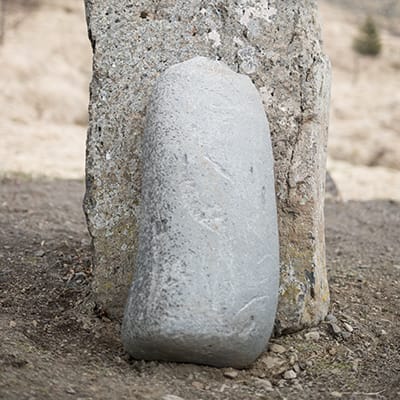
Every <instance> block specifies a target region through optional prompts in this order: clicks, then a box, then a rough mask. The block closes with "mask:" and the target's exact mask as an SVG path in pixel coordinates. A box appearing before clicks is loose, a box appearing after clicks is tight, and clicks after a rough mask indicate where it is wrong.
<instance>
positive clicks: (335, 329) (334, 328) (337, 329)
mask: <svg viewBox="0 0 400 400" xmlns="http://www.w3.org/2000/svg"><path fill="white" fill-rule="evenodd" d="M329 325H330V327H331V330H332V332H333V333H334V334H335V335H340V333H341V332H342V330H341V329H340V326H339V325H337V324H335V323H333V322H331V323H329Z"/></svg>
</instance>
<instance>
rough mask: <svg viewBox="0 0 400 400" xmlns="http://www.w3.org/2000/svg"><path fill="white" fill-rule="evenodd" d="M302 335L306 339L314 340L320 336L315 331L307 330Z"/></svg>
mask: <svg viewBox="0 0 400 400" xmlns="http://www.w3.org/2000/svg"><path fill="white" fill-rule="evenodd" d="M304 337H305V338H306V340H314V341H318V340H319V339H320V337H321V334H320V333H319V332H317V331H314V332H308V333H306V334H305V335H304Z"/></svg>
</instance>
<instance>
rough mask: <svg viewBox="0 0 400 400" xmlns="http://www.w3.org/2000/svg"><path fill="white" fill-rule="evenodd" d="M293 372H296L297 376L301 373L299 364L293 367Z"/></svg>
mask: <svg viewBox="0 0 400 400" xmlns="http://www.w3.org/2000/svg"><path fill="white" fill-rule="evenodd" d="M293 370H294V372H296V374H298V373H300V366H299V364H294V365H293Z"/></svg>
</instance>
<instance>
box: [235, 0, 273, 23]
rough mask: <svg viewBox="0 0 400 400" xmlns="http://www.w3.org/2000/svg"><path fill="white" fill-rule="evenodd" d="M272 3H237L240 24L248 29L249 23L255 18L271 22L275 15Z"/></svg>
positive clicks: (243, 1)
mask: <svg viewBox="0 0 400 400" xmlns="http://www.w3.org/2000/svg"><path fill="white" fill-rule="evenodd" d="M271 3H273V2H272V1H245V0H242V1H240V2H239V8H238V13H239V15H240V16H241V17H240V23H241V24H242V25H244V26H245V27H246V28H248V27H249V26H250V24H251V22H252V21H253V20H254V19H256V18H261V19H263V20H265V21H267V22H272V17H274V16H275V15H276V13H277V10H276V8H275V7H273V6H272V5H271Z"/></svg>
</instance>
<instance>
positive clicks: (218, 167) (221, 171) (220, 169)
mask: <svg viewBox="0 0 400 400" xmlns="http://www.w3.org/2000/svg"><path fill="white" fill-rule="evenodd" d="M204 159H205V160H207V161H208V162H209V163H210V164H211V165H212V166H213V167H214V169H215V171H216V172H217V173H218V174H219V175H221V176H222V177H223V178H224V179H225V180H227V181H228V182H230V183H233V182H232V178H231V177H230V176H229V172H228V171H227V170H226V168H225V167H223V166H222V165H221V164H220V163H219V162H217V161H214V160H212V159H211V158H210V157H209V156H204Z"/></svg>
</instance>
